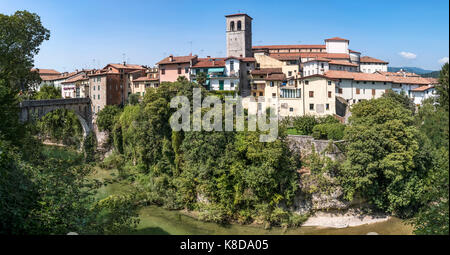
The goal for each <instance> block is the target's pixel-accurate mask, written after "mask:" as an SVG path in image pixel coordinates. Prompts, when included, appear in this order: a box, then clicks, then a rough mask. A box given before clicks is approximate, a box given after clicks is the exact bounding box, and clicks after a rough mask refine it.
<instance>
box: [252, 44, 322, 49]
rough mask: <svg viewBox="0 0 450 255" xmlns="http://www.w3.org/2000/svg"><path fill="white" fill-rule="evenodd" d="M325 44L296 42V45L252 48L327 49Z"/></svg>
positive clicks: (257, 47) (255, 47)
mask: <svg viewBox="0 0 450 255" xmlns="http://www.w3.org/2000/svg"><path fill="white" fill-rule="evenodd" d="M325 48H326V46H325V45H323V44H311V45H308V44H296V45H262V46H253V47H252V49H254V50H256V49H325Z"/></svg>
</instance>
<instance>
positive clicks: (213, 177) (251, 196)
mask: <svg viewBox="0 0 450 255" xmlns="http://www.w3.org/2000/svg"><path fill="white" fill-rule="evenodd" d="M194 87H200V86H199V85H197V84H195V83H190V82H188V81H187V80H181V79H180V80H179V81H177V82H174V83H162V84H161V86H160V87H159V88H158V89H149V90H148V91H147V93H146V95H145V97H144V100H143V101H142V102H141V103H140V104H139V105H129V106H126V107H125V108H124V111H123V112H122V113H121V114H120V117H118V118H117V119H116V123H115V125H114V128H113V137H114V145H115V148H116V151H117V152H118V153H120V154H121V155H122V156H120V157H119V156H117V155H115V156H114V158H116V159H119V158H120V161H122V159H123V160H124V161H125V162H124V163H123V165H124V166H125V167H123V168H122V170H123V171H124V172H126V173H123V176H128V177H129V178H131V179H134V180H136V183H137V185H138V187H139V188H140V192H139V196H140V197H141V199H142V201H143V202H146V203H154V204H158V205H162V206H164V207H166V208H169V209H183V208H187V209H195V210H197V211H199V217H200V219H202V220H206V221H214V222H222V223H223V222H230V221H238V222H241V223H248V222H252V221H254V220H258V221H264V222H267V223H269V224H276V225H298V224H300V223H301V222H302V221H303V220H304V218H302V217H297V216H294V215H293V214H292V213H291V212H288V211H285V210H284V209H281V207H280V205H281V204H287V205H289V204H290V203H292V199H293V197H294V195H295V192H296V190H297V188H298V184H297V180H298V179H297V174H296V172H295V169H296V167H297V165H298V162H297V161H296V160H295V159H294V157H293V156H292V155H291V154H290V152H289V150H288V149H287V145H286V144H285V143H284V142H283V140H282V139H283V138H280V139H278V140H277V141H276V142H273V143H261V142H259V135H260V133H258V132H256V133H255V132H206V131H201V132H182V131H181V132H173V131H172V129H171V127H170V125H169V118H170V116H171V115H172V114H173V113H174V111H175V109H172V108H170V105H169V102H170V100H171V98H172V97H173V96H176V95H185V96H187V97H188V98H189V99H190V100H192V89H193V88H194ZM202 91H203V92H202V95H203V96H202V97H203V98H204V96H206V91H204V90H202ZM115 161H116V160H115Z"/></svg>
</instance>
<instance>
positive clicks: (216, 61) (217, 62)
mask: <svg viewBox="0 0 450 255" xmlns="http://www.w3.org/2000/svg"><path fill="white" fill-rule="evenodd" d="M224 66H225V60H224V58H199V59H198V62H197V63H196V64H195V65H193V66H192V68H204V67H224Z"/></svg>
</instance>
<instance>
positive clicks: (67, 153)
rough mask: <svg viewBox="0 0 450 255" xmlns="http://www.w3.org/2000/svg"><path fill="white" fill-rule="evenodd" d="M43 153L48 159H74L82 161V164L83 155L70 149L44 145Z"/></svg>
mask: <svg viewBox="0 0 450 255" xmlns="http://www.w3.org/2000/svg"><path fill="white" fill-rule="evenodd" d="M42 153H43V154H44V155H45V156H47V157H50V158H56V159H72V160H80V162H82V159H83V155H82V154H81V153H79V152H78V151H77V150H75V149H71V148H68V147H60V146H53V145H44V146H42Z"/></svg>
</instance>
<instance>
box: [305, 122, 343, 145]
mask: <svg viewBox="0 0 450 255" xmlns="http://www.w3.org/2000/svg"><path fill="white" fill-rule="evenodd" d="M344 130H345V125H344V124H341V123H324V124H318V125H316V126H314V128H313V132H312V136H313V137H314V139H327V140H335V141H336V140H341V139H342V138H343V137H344Z"/></svg>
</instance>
